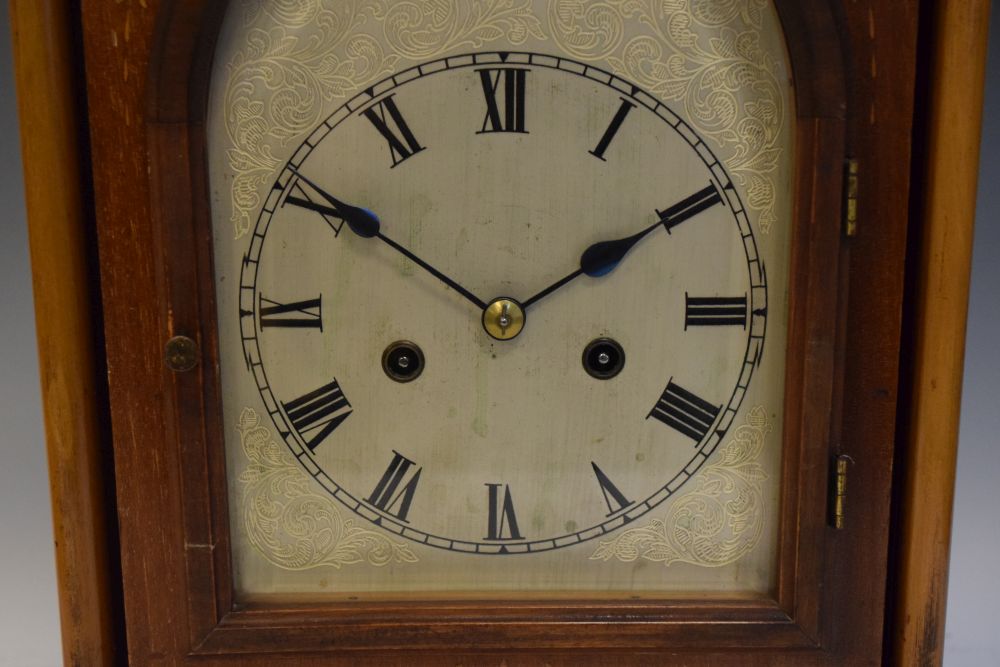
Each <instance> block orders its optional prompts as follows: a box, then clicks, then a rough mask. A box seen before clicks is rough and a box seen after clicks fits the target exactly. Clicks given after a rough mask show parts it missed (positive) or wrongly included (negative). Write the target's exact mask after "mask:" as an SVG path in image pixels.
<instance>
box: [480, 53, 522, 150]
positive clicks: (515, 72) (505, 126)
mask: <svg viewBox="0 0 1000 667" xmlns="http://www.w3.org/2000/svg"><path fill="white" fill-rule="evenodd" d="M478 72H479V79H480V81H481V82H482V84H483V94H484V95H485V96H486V118H485V119H483V127H482V129H481V130H480V131H479V132H477V133H476V134H483V133H486V132H523V133H527V130H525V129H524V92H525V88H526V85H525V84H526V83H527V80H528V70H526V69H518V68H514V67H507V68H503V69H481V70H478ZM501 81H503V114H501V113H500V103H499V100H498V99H497V98H498V97H500V82H501Z"/></svg>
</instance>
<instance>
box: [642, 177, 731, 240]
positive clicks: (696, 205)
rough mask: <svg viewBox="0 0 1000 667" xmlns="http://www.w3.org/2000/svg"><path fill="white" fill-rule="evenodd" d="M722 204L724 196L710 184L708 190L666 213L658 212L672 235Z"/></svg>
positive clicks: (674, 206) (695, 194)
mask: <svg viewBox="0 0 1000 667" xmlns="http://www.w3.org/2000/svg"><path fill="white" fill-rule="evenodd" d="M721 203H722V195H721V194H719V191H718V190H716V189H715V185H713V184H711V183H710V184H709V185H708V187H707V188H705V189H703V190H699V191H698V192H696V193H694V194H693V195H691V196H690V197H688V198H687V199H685V200H684V201H681V202H678V203H676V204H674V205H673V206H671V207H670V208H668V209H667V210H665V211H659V210H658V211H657V212H656V215H658V216H660V222H662V223H663V227H664V228H665V229H666V230H667V233H668V234H669V233H670V230H671V229H673V228H674V227H676V226H677V225H679V224H681V223H682V222H684V221H685V220H689V219H691V218H693V217H694V216H696V215H698V214H699V213H701V212H702V211H704V210H705V209H709V208H712V207H713V206H715V205H716V204H721Z"/></svg>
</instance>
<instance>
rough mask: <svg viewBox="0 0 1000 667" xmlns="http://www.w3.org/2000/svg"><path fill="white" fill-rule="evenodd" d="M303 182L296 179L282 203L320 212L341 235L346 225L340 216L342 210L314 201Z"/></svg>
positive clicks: (337, 234)
mask: <svg viewBox="0 0 1000 667" xmlns="http://www.w3.org/2000/svg"><path fill="white" fill-rule="evenodd" d="M301 183H302V182H301V181H296V182H295V184H294V185H292V188H291V190H289V193H288V196H287V197H285V201H283V202H282V203H281V205H282V206H285V205H286V204H291V205H292V206H298V207H299V208H304V209H306V210H307V211H314V212H316V213H319V214H320V215H321V216H323V220H325V221H326V224H328V225H330V228H331V229H333V235H334V236H340V230H341V228H343V226H344V219H343V218H341V217H340V212H339V211H338V210H337V209H335V208H333V207H332V206H327V205H325V204H320V203H318V202H316V201H314V200H313V198H312V197H310V196H309V193H307V192H306V191H305V189H304V188H303V187H302V184H301Z"/></svg>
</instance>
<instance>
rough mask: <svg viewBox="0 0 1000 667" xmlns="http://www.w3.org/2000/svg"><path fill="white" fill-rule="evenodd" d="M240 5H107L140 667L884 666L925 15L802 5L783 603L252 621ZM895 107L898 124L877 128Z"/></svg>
mask: <svg viewBox="0 0 1000 667" xmlns="http://www.w3.org/2000/svg"><path fill="white" fill-rule="evenodd" d="M224 6H225V3H223V2H207V1H206V0H159V1H156V0H145V1H144V2H118V3H107V2H99V1H97V0H89V1H85V2H84V3H83V20H84V37H85V42H86V53H87V80H88V91H89V94H90V99H91V100H95V101H96V100H100V101H101V103H100V104H98V103H96V102H95V103H94V105H93V106H92V108H91V126H92V135H93V138H94V159H93V164H94V178H95V188H96V199H97V202H96V203H97V217H98V228H99V240H100V247H101V254H102V266H103V270H102V291H103V295H104V300H105V303H106V306H105V313H106V325H105V326H106V334H107V340H108V344H107V353H108V363H109V370H110V373H111V387H110V398H111V412H112V419H113V426H114V430H115V460H116V465H117V472H118V491H119V503H118V509H119V521H120V525H121V534H122V540H123V544H126V545H128V547H127V548H126V549H123V551H122V561H123V570H124V585H125V605H126V612H127V616H128V618H129V620H130V625H129V637H128V640H129V644H128V645H129V655H130V658H131V660H132V661H133V662H134V663H136V664H150V663H159V664H182V663H195V662H197V663H198V664H219V665H223V664H269V665H270V664H331V662H332V661H334V660H337V661H340V662H341V663H343V664H363V663H364V662H368V663H370V664H415V663H416V662H418V656H417V655H416V654H415V653H412V651H415V650H416V649H417V648H420V649H423V651H424V652H423V653H421V654H420V655H419V657H420V658H422V660H421V661H422V662H425V663H428V664H441V663H442V662H448V663H452V662H459V661H463V660H468V661H469V662H470V663H472V664H491V663H499V662H500V660H501V656H502V659H503V660H506V661H507V664H537V663H539V662H543V661H552V662H555V663H559V662H562V663H564V664H581V662H586V661H590V662H591V663H592V664H616V663H633V664H634V663H636V662H640V661H643V660H646V661H655V662H658V663H660V664H672V663H673V664H691V665H694V664H702V665H725V664H734V665H736V664H739V665H746V664H770V665H810V664H817V665H819V664H825V665H843V664H877V663H878V662H879V660H880V652H881V646H882V613H883V601H884V597H885V590H884V582H885V575H886V569H887V561H886V558H885V552H886V551H887V548H888V547H887V545H888V533H887V525H888V509H887V507H888V494H889V487H890V470H891V457H892V437H893V428H894V424H895V381H896V368H897V366H896V360H897V358H898V355H897V354H896V351H897V349H898V342H899V326H900V325H899V311H900V307H901V303H902V280H901V275H902V263H903V255H904V252H903V250H904V248H903V245H904V243H903V241H904V239H905V230H906V223H907V192H908V190H907V187H908V183H909V181H908V173H909V166H908V165H909V138H908V137H909V123H910V119H911V117H912V107H911V106H910V104H909V103H908V102H906V101H905V100H910V99H912V94H910V95H907V92H908V91H909V92H910V93H912V85H913V78H914V60H915V57H914V53H915V48H916V11H915V9H912V8H903V9H900V8H899V6H898V4H897V3H894V2H890V1H889V0H878V1H873V2H867V3H857V2H846V1H845V2H839V1H838V2H833V1H828V0H809V1H808V2H803V1H801V0H800V1H799V2H792V1H791V0H781V2H779V3H778V7H779V10H780V12H781V17H782V21H783V23H784V25H785V26H786V30H788V37H789V39H790V40H791V43H790V52H791V53H792V55H793V70H794V73H795V76H796V88H795V89H796V91H797V96H798V97H797V107H796V108H797V116H798V118H797V123H798V126H797V129H796V137H797V141H798V161H799V162H798V165H799V166H798V172H799V176H798V183H797V188H798V190H797V192H798V194H797V200H796V211H797V213H796V216H795V224H796V226H797V229H798V232H797V234H796V241H795V242H794V244H795V245H794V247H795V250H794V255H793V266H794V267H795V268H796V271H797V272H798V275H797V277H796V279H795V283H794V284H793V287H792V293H791V295H790V299H791V314H792V318H793V320H794V321H795V323H794V324H793V325H792V332H793V334H794V336H793V339H794V341H795V343H794V344H793V345H791V346H790V348H789V365H788V367H789V369H790V375H789V378H790V383H789V394H788V406H789V407H790V409H789V411H788V413H787V414H788V415H789V418H788V419H789V421H788V423H787V424H786V437H787V440H786V443H785V448H786V449H785V451H786V453H787V454H788V457H787V459H786V465H785V472H784V477H783V483H784V484H785V491H784V497H783V503H782V513H783V518H782V527H783V531H782V532H783V538H782V545H781V563H780V572H781V574H780V585H779V589H778V590H777V591H776V598H777V599H776V600H775V601H773V602H770V601H766V600H765V601H757V602H754V603H746V602H741V601H736V600H728V601H722V602H710V601H700V602H683V601H676V600H674V601H670V600H660V601H653V602H644V603H638V602H629V601H618V602H608V601H601V600H597V601H590V602H588V601H572V602H568V601H564V602H551V603H548V604H539V603H530V602H526V601H522V602H518V601H512V602H495V601H494V602H469V603H458V602H452V603H429V602H428V603H412V604H408V605H400V604H398V603H384V602H383V603H357V604H350V605H325V606H316V607H303V608H295V607H288V606H286V607H278V606H269V607H265V608H258V607H247V608H243V607H240V606H239V605H237V604H234V603H233V596H232V590H231V586H232V582H231V580H230V578H229V573H228V562H229V549H228V541H227V539H226V534H227V530H228V528H227V525H226V513H225V488H226V486H225V483H224V482H225V480H224V478H223V474H224V469H223V466H222V465H221V456H222V454H221V442H222V435H221V425H220V423H219V410H218V368H217V358H218V357H217V345H218V342H217V340H216V334H215V324H214V312H213V308H214V297H213V290H214V285H213V283H212V277H211V276H212V271H211V253H210V252H209V247H210V239H211V237H210V231H209V225H208V206H207V197H206V176H205V173H204V140H203V119H204V103H203V102H204V88H205V85H206V82H207V79H206V75H207V67H208V65H207V63H208V62H209V60H210V54H211V43H212V42H213V40H214V34H213V33H212V29H213V26H216V25H217V24H216V22H215V18H216V17H217V16H218V13H217V12H218V11H220V10H221V9H222V8H224ZM845 18H846V19H847V24H842V23H841V21H843V20H844V19H845ZM845 25H846V26H847V27H844V26H845ZM889 25H892V26H893V28H892V29H889V28H888V27H886V28H885V29H884V31H883V30H882V28H881V26H889ZM789 26H791V27H792V28H794V30H792V29H790V28H789ZM874 26H878V27H879V29H880V32H879V33H878V38H877V39H876V38H875V37H874V36H873V35H872V34H871V32H872V29H873V27H874ZM842 38H843V39H848V40H849V44H846V45H843V47H841V39H842ZM876 62H877V63H878V68H877V70H876V69H875V68H873V67H872V65H873V63H876ZM876 71H878V72H880V75H879V77H878V78H876V75H875V72H876ZM848 90H849V91H850V92H851V94H847V91H848ZM900 100H903V101H900ZM848 102H850V104H848ZM876 107H877V108H878V110H879V113H880V114H881V115H880V116H878V118H879V120H880V123H881V125H874V124H873V123H871V122H870V118H871V111H872V109H875V108H876ZM852 145H853V146H856V151H857V154H858V156H859V157H860V158H862V159H863V164H864V165H866V167H865V168H866V169H867V170H868V171H867V172H865V173H867V174H868V176H867V177H865V176H863V179H867V180H864V187H863V192H864V193H865V194H864V195H863V199H862V211H863V212H869V213H870V214H871V215H872V216H873V217H874V218H876V219H878V220H879V226H878V227H877V229H873V231H871V232H868V233H867V234H866V235H865V234H864V233H863V235H862V237H861V238H860V239H858V240H856V241H853V242H852V243H851V244H850V247H848V244H846V243H845V242H844V241H843V240H842V239H841V238H840V233H839V230H840V219H839V205H840V176H841V171H840V170H841V166H842V163H843V158H844V154H845V150H847V149H848V148H850V147H851V146H852ZM192 248H194V250H192ZM848 286H850V289H851V294H850V298H848V295H847V291H846V288H847V287H848ZM177 334H183V335H187V336H190V337H191V338H193V339H195V340H196V341H198V343H199V345H200V346H201V350H202V357H201V364H200V365H199V366H197V367H196V368H195V370H193V371H191V372H189V373H185V374H180V375H174V374H172V373H170V372H169V371H167V370H166V369H165V368H164V366H163V361H162V355H163V351H162V346H163V343H164V342H165V341H166V340H167V339H168V338H169V337H170V336H173V335H177ZM841 437H843V440H844V443H845V444H844V445H843V446H837V445H838V443H840V441H841V440H840V439H841ZM840 452H846V453H850V454H851V455H852V456H855V457H857V458H859V459H861V460H863V462H864V464H865V465H864V468H863V472H862V473H861V474H859V477H858V480H857V481H852V486H851V488H852V494H853V496H857V497H858V507H859V508H860V509H862V510H865V511H864V512H860V511H856V512H853V513H852V514H851V515H850V516H849V517H848V528H847V529H845V530H844V531H838V532H834V531H832V530H831V529H829V528H827V527H825V526H824V525H823V520H824V517H825V515H826V498H825V480H826V473H827V464H828V461H829V460H830V458H831V456H832V455H833V454H835V453H840ZM853 496H852V497H853ZM869 503H870V505H869ZM845 572H846V573H848V574H846V575H845ZM515 647H516V649H517V651H519V652H514V651H513V650H512V649H514V648H515ZM583 648H586V649H588V651H593V652H592V653H587V654H582V653H580V651H581V649H583ZM477 650H478V652H477ZM455 651H458V653H455Z"/></svg>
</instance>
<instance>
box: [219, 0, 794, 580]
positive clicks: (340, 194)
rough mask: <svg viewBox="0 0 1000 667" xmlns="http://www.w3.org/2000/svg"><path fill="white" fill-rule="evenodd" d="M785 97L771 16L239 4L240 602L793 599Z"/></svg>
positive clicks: (230, 334)
mask: <svg viewBox="0 0 1000 667" xmlns="http://www.w3.org/2000/svg"><path fill="white" fill-rule="evenodd" d="M661 5H662V6H661ZM789 81H790V74H789V68H788V64H787V57H786V54H785V49H784V44H783V38H782V35H781V30H780V25H779V23H778V19H777V15H776V12H775V10H774V8H773V7H772V6H771V4H770V2H764V1H762V0H717V1H714V2H713V1H707V0H703V1H700V2H691V3H688V2H676V3H666V4H664V3H644V2H610V3H588V2H582V1H571V0H550V1H548V2H546V1H543V0H535V1H532V0H514V1H513V2H504V3H487V2H388V1H386V0H358V1H353V2H336V1H334V0H304V1H302V0H300V1H295V2H293V1H290V0H240V1H235V2H232V3H230V9H229V15H228V17H227V19H226V22H225V25H224V29H223V31H222V35H221V38H220V41H219V44H218V47H217V57H216V64H215V70H214V76H213V84H212V96H211V102H210V112H209V161H210V168H211V186H212V193H213V215H214V223H213V224H214V243H215V253H216V272H217V276H216V286H217V290H218V303H219V330H220V346H221V365H222V381H223V398H224V419H225V423H226V425H227V429H228V430H227V434H226V435H227V442H226V448H227V460H228V474H229V480H230V481H229V494H230V498H229V506H230V509H231V528H232V545H233V552H234V571H235V577H236V585H237V589H238V591H239V592H240V595H242V596H243V597H260V596H293V597H295V598H305V597H309V598H315V597H324V598H331V599H336V598H337V597H343V596H348V597H358V596H363V595H366V594H370V595H373V596H395V595H414V594H424V595H432V594H448V595H461V594H466V593H467V594H475V595H480V596H482V595H483V594H492V595H498V596H499V595H505V596H506V595H511V594H536V593H538V594H542V593H549V592H552V593H557V594H559V595H572V594H574V593H580V594H595V593H608V594H612V595H620V594H623V593H628V594H634V595H643V594H657V595H662V594H665V593H666V594H678V595H679V594H686V593H696V592H709V591H711V592H722V593H726V594H740V595H746V594H751V595H753V594H765V593H767V592H768V591H770V590H772V589H773V588H774V586H775V566H776V548H777V520H776V519H777V512H778V492H779V488H778V486H779V477H780V462H781V423H782V414H781V410H782V397H783V377H784V367H783V365H784V358H785V332H786V318H787V303H788V289H787V285H788V264H789V260H788V257H789V238H790V229H791V223H790V216H791V195H792V192H791V187H792V186H791V183H792V171H791V170H792V160H793V153H794V151H793V147H792V133H791V130H792V122H791V119H792V118H793V117H794V110H793V108H792V100H791V91H790V87H789V86H790V84H789ZM765 266H766V270H765Z"/></svg>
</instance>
